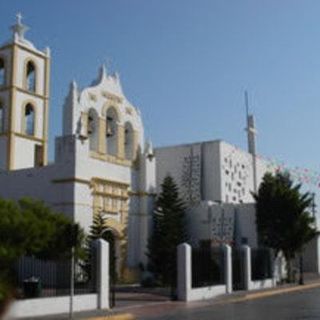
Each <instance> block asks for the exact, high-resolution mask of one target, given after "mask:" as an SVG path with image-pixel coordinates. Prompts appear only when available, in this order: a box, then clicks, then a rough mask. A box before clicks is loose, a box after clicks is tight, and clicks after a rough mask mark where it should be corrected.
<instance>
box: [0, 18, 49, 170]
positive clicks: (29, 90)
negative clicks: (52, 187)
mask: <svg viewBox="0 0 320 320" xmlns="http://www.w3.org/2000/svg"><path fill="white" fill-rule="evenodd" d="M21 20H22V17H21V14H18V15H17V21H16V23H15V24H14V25H13V26H12V27H11V30H12V39H11V40H10V41H8V42H7V43H5V44H4V45H3V46H1V47H0V170H17V169H23V168H31V167H37V166H44V165H46V164H47V153H48V115H49V78H50V51H49V49H46V50H44V51H40V50H38V49H37V48H36V47H35V46H34V45H33V44H32V43H31V42H30V41H28V40H27V39H26V38H25V32H26V31H27V30H28V27H27V26H25V25H24V24H22V21H21Z"/></svg>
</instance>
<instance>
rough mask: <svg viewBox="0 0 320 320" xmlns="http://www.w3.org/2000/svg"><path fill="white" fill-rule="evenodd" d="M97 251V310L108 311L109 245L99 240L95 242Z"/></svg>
mask: <svg viewBox="0 0 320 320" xmlns="http://www.w3.org/2000/svg"><path fill="white" fill-rule="evenodd" d="M96 250H97V278H96V279H97V291H98V308H99V309H109V308H110V304H109V292H110V276H109V243H108V242H107V241H105V240H102V239H99V240H97V241H96Z"/></svg>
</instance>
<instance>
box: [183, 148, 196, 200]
mask: <svg viewBox="0 0 320 320" xmlns="http://www.w3.org/2000/svg"><path fill="white" fill-rule="evenodd" d="M181 182H182V183H181V193H182V197H183V199H184V200H185V201H186V202H187V204H189V205H194V204H196V203H198V202H200V201H201V153H200V149H199V150H194V148H191V149H190V155H189V156H186V157H184V159H183V165H182V177H181Z"/></svg>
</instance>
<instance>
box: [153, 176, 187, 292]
mask: <svg viewBox="0 0 320 320" xmlns="http://www.w3.org/2000/svg"><path fill="white" fill-rule="evenodd" d="M187 240H188V237H187V230H186V218H185V205H184V203H183V201H182V200H181V199H180V197H179V192H178V187H177V185H176V184H175V182H174V180H173V178H172V177H171V176H167V177H166V178H165V179H164V180H163V183H162V185H161V193H160V195H159V197H158V199H157V201H156V207H155V211H154V215H153V233H152V236H151V237H150V239H149V242H148V254H147V255H148V258H149V265H148V266H149V270H150V271H151V272H152V273H153V274H154V276H155V279H156V280H157V281H158V282H159V284H161V285H169V286H170V287H171V293H172V294H173V290H174V288H175V286H176V277H177V276H176V273H177V272H176V265H177V246H178V245H179V244H181V243H183V242H186V241H187Z"/></svg>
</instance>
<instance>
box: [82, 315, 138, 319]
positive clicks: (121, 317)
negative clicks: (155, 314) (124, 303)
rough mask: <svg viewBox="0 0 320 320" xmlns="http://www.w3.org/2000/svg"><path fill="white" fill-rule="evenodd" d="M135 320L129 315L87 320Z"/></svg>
mask: <svg viewBox="0 0 320 320" xmlns="http://www.w3.org/2000/svg"><path fill="white" fill-rule="evenodd" d="M134 319H136V318H135V317H134V316H133V314H131V313H121V314H115V315H107V316H103V317H93V318H87V320H134Z"/></svg>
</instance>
